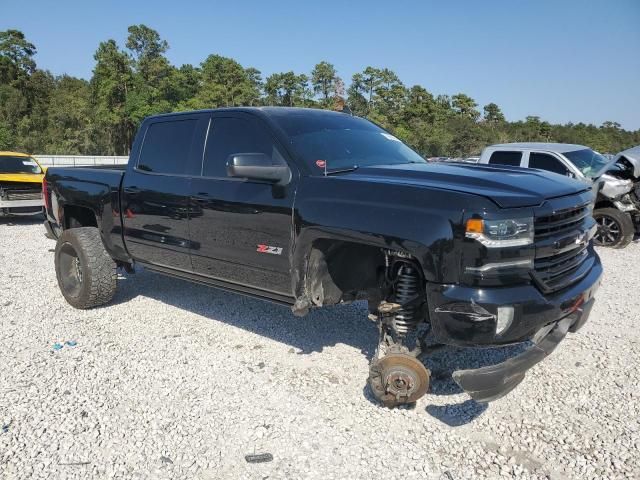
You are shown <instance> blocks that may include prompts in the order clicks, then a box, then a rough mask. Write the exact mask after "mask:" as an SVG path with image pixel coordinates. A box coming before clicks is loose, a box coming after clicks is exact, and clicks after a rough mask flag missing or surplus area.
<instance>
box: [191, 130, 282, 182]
mask: <svg viewBox="0 0 640 480" xmlns="http://www.w3.org/2000/svg"><path fill="white" fill-rule="evenodd" d="M238 153H264V154H265V155H267V156H268V157H269V158H271V160H272V162H273V163H274V164H275V163H284V159H283V158H282V156H281V155H280V152H278V151H277V148H276V146H275V145H274V142H273V140H272V139H271V136H270V135H269V133H268V132H267V131H266V130H265V129H264V128H263V127H262V126H261V125H259V124H258V123H257V122H255V121H253V120H249V119H245V118H238V117H214V118H212V120H211V125H210V127H209V135H208V137H207V144H206V146H205V154H204V163H203V165H202V176H203V177H215V178H227V160H228V158H229V156H230V155H234V154H238Z"/></svg>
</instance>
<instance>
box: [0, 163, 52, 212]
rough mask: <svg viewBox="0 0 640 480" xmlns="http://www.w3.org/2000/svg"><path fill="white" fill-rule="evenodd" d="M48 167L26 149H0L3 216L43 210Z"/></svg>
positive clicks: (0, 185) (0, 210)
mask: <svg viewBox="0 0 640 480" xmlns="http://www.w3.org/2000/svg"><path fill="white" fill-rule="evenodd" d="M43 177H44V169H43V168H42V166H41V165H40V164H39V163H38V161H37V160H36V159H35V158H33V157H31V156H29V155H26V154H24V153H17V152H0V217H3V216H8V215H38V214H41V213H42V211H43V210H42V208H43V206H44V202H43V199H42V178H43Z"/></svg>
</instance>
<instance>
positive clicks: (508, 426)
mask: <svg viewBox="0 0 640 480" xmlns="http://www.w3.org/2000/svg"><path fill="white" fill-rule="evenodd" d="M53 248H54V242H52V241H50V240H47V239H46V238H45V237H44V236H43V228H42V226H41V225H40V223H39V222H37V221H31V220H17V221H12V222H10V221H8V220H6V219H5V220H2V219H0V265H1V266H2V273H3V275H2V278H3V280H2V282H3V284H2V288H1V289H0V477H1V478H9V479H12V478H54V479H66V478H81V479H87V478H154V479H163V478H167V479H169V478H170V479H177V478H189V479H214V478H260V479H265V478H267V477H268V478H322V479H333V478H335V479H346V478H349V479H356V478H363V479H364V478H367V479H368V478H375V476H376V475H378V474H379V475H380V478H433V479H447V480H449V479H460V478H496V477H499V476H505V477H511V476H514V477H519V478H553V479H563V478H640V424H639V419H640V389H639V388H640V387H639V384H640V375H639V374H638V365H639V364H640V363H639V361H640V329H639V328H638V325H639V321H640V302H639V292H640V268H638V265H639V264H640V263H639V260H640V243H634V244H632V245H630V246H629V247H628V248H627V249H625V250H622V251H616V250H601V251H600V254H601V256H602V259H603V262H604V265H605V269H606V273H605V279H604V283H603V287H602V288H601V290H600V291H599V292H598V295H597V297H598V301H597V302H596V306H595V308H594V310H593V314H592V317H591V320H590V322H589V323H587V325H586V326H585V327H584V328H583V329H582V330H581V331H580V332H579V333H578V334H575V335H570V336H569V337H567V339H566V340H565V341H564V342H563V343H562V344H561V345H560V346H559V347H558V349H557V350H556V351H555V352H554V353H553V355H552V356H551V357H549V358H547V359H546V360H545V361H544V362H543V363H542V364H540V365H538V366H536V367H534V368H533V369H532V370H531V371H530V372H529V374H528V376H527V378H526V379H525V381H524V382H523V383H522V384H521V385H520V386H519V387H518V388H517V389H516V390H515V391H514V392H512V393H511V394H510V395H508V396H507V397H505V398H503V399H501V400H498V401H496V402H494V403H492V404H490V405H489V406H486V405H480V404H477V403H475V402H473V401H471V400H470V399H469V397H467V396H466V395H465V394H463V393H460V391H459V390H458V389H457V388H456V387H455V384H453V383H452V381H451V379H450V377H449V376H447V375H446V372H443V370H442V369H441V368H440V369H438V368H436V367H437V365H436V364H439V365H448V367H449V369H450V370H451V369H453V368H454V367H455V368H458V367H459V366H461V365H462V366H464V365H470V364H474V363H476V362H477V361H478V360H477V359H478V358H481V359H482V356H483V355H484V356H485V357H486V356H487V355H494V354H493V353H491V352H489V353H487V351H483V352H481V353H478V352H475V351H469V350H466V351H464V353H462V352H463V351H458V352H456V351H454V350H449V351H445V352H442V353H440V354H439V355H440V357H439V358H436V359H435V360H434V365H436V367H434V368H435V369H436V371H435V372H434V374H435V377H436V380H435V382H434V385H433V388H432V392H431V393H430V394H428V395H426V396H425V397H423V398H422V399H421V400H420V401H419V402H418V403H417V405H416V406H415V408H411V409H409V408H401V409H395V410H388V409H385V408H381V407H380V406H378V405H377V404H375V403H374V402H373V400H372V397H371V395H370V394H369V392H368V390H367V389H366V388H365V382H366V375H367V369H368V361H369V357H370V355H371V353H372V351H373V348H374V346H375V342H376V331H375V327H374V325H373V324H372V323H370V322H369V321H368V320H366V315H365V310H364V308H363V306H362V305H351V306H343V307H336V308H330V309H324V310H318V311H315V312H313V313H312V314H310V315H308V316H307V317H305V318H302V319H300V318H296V317H294V316H293V315H292V314H291V313H290V312H289V310H288V309H287V308H285V307H280V306H274V305H271V304H269V303H264V302H260V301H257V300H253V299H249V298H245V297H242V296H238V295H233V294H229V293H224V292H221V291H218V290H214V289H208V288H206V287H202V286H197V285H192V284H189V283H186V282H183V281H180V280H174V279H170V278H167V277H163V276H160V275H156V274H153V273H150V272H139V273H137V274H135V275H129V276H123V277H122V278H121V279H120V280H119V286H118V288H119V289H118V293H117V295H116V298H115V299H114V301H113V302H112V304H111V305H109V306H107V307H105V308H98V309H95V310H91V311H77V310H74V309H73V308H71V307H70V306H69V305H67V304H66V303H65V301H64V300H63V298H62V296H61V294H60V293H59V290H58V286H57V284H56V278H55V273H54V269H53V253H52V252H53ZM65 342H68V343H65ZM56 343H57V344H59V345H58V346H62V348H60V349H56V345H55V344H56ZM478 355H480V357H478ZM265 452H268V453H271V454H272V455H273V460H272V461H270V462H267V463H260V464H253V463H247V462H246V461H245V458H244V457H245V455H247V454H253V453H265Z"/></svg>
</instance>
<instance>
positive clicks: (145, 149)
mask: <svg viewBox="0 0 640 480" xmlns="http://www.w3.org/2000/svg"><path fill="white" fill-rule="evenodd" d="M197 123H198V121H197V120H195V119H189V120H173V121H169V122H156V123H152V124H151V125H149V128H148V129H147V133H146V134H145V137H144V143H143V144H142V152H141V153H140V158H139V159H138V167H137V168H138V170H142V171H145V172H154V173H169V174H185V173H187V167H188V159H189V151H190V149H191V142H192V141H193V135H194V133H195V131H196V124H197Z"/></svg>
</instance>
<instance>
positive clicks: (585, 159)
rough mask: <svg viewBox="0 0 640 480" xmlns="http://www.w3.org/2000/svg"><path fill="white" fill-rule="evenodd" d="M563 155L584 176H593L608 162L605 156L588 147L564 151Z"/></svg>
mask: <svg viewBox="0 0 640 480" xmlns="http://www.w3.org/2000/svg"><path fill="white" fill-rule="evenodd" d="M563 155H564V156H565V157H567V158H568V159H569V161H570V162H571V163H573V164H574V165H575V166H576V167H578V170H580V171H581V172H582V174H583V175H584V176H585V177H588V178H593V176H594V175H595V174H596V173H598V172H599V171H600V170H602V168H603V167H604V166H605V165H606V164H607V163H609V162H608V161H607V159H606V158H605V157H603V156H602V155H600V154H599V153H596V152H594V151H593V150H591V149H590V148H585V149H584V150H574V151H573V152H564V153H563Z"/></svg>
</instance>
